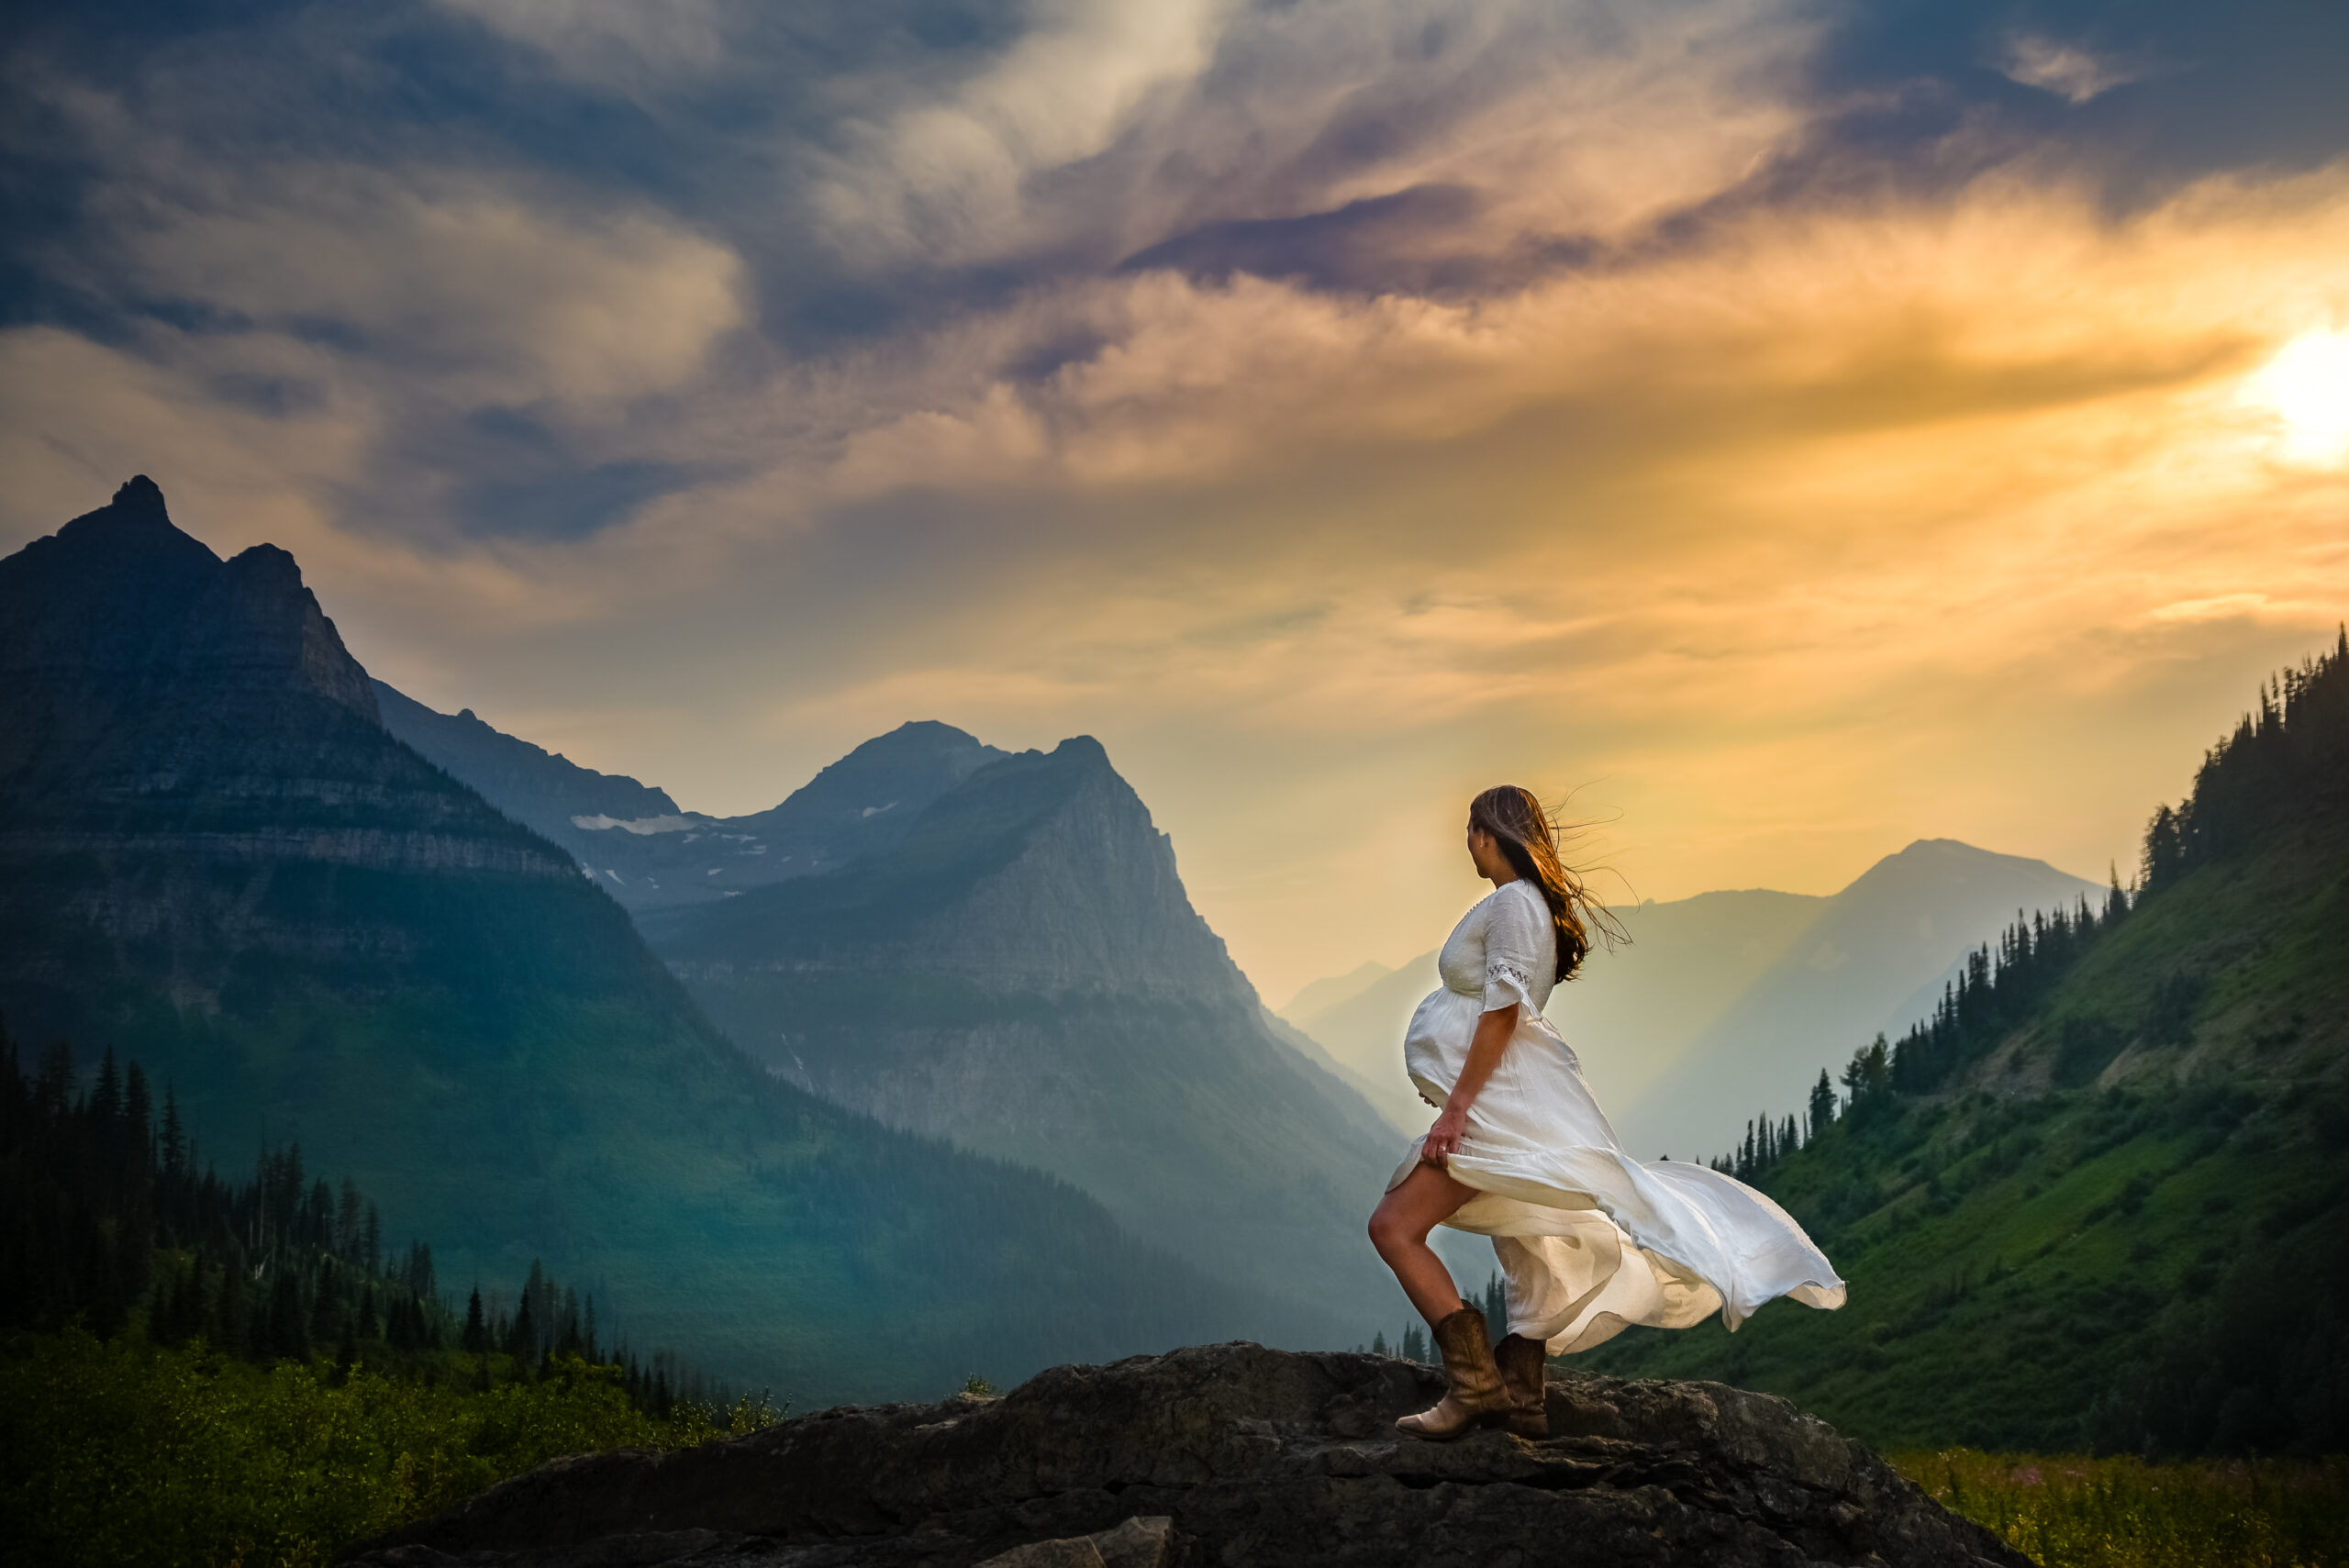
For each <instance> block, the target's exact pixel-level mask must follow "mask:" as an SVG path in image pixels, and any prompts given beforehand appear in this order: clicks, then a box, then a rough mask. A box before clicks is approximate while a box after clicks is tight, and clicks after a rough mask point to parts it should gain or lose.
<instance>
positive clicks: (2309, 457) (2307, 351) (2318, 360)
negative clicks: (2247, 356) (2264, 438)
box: [2244, 332, 2349, 463]
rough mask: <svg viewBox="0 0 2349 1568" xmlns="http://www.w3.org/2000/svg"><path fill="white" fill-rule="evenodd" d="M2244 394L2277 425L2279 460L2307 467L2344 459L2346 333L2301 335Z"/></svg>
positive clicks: (2347, 445)
mask: <svg viewBox="0 0 2349 1568" xmlns="http://www.w3.org/2000/svg"><path fill="white" fill-rule="evenodd" d="M2244 390H2245V391H2246V393H2247V394H2248V395H2249V396H2250V398H2251V400H2252V401H2254V402H2255V403H2258V404H2262V405H2264V406H2266V407H2269V408H2272V409H2274V410H2275V411H2276V413H2277V417H2280V418H2281V419H2282V420H2283V422H2284V455H2285V457H2287V458H2288V459H2290V460H2291V461H2293V462H2313V463H2335V462H2342V461H2343V460H2344V459H2349V332H2307V333H2303V334H2301V335H2300V336H2299V337H2298V338H2295V339H2292V340H2291V341H2290V342H2288V343H2287V344H2285V345H2284V347H2283V349H2282V350H2280V351H2279V352H2277V355H2276V357H2275V358H2274V359H2272V360H2270V361H2267V363H2266V366H2264V367H2263V368H2262V369H2261V370H2259V371H2258V372H2257V373H2255V374H2254V375H2253V376H2252V378H2251V380H2250V382H2249V383H2248V384H2246V386H2245V389H2244Z"/></svg>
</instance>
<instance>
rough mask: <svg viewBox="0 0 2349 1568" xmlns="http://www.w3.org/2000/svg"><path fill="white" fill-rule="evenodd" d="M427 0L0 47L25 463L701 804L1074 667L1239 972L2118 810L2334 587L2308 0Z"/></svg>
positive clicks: (1048, 703) (2035, 837)
mask: <svg viewBox="0 0 2349 1568" xmlns="http://www.w3.org/2000/svg"><path fill="white" fill-rule="evenodd" d="M2114 25H2115V24H2114V21H2113V18H2112V17H2111V16H2110V14H2108V13H2106V12H2102V11H2095V12H2091V11H2089V10H2087V9H2086V8H2067V7H2061V6H2036V7H2026V8H2025V9H2024V10H2023V11H2020V12H2010V13H2001V14H2000V15H1999V17H1997V18H1996V19H1995V25H1991V24H1990V23H1986V22H1985V20H1984V19H1983V17H1982V14H1981V13H1980V12H1979V10H1978V8H1976V7H1967V6H1956V5H1954V4H1951V5H1946V6H1942V5H1935V6H1923V7H1911V8H1906V9H1904V10H1903V11H1902V12H1901V13H1900V16H1899V17H1898V18H1897V19H1896V18H1893V17H1891V15H1890V13H1889V12H1882V11H1877V10H1872V9H1871V10H1863V11H1860V12H1854V13H1852V14H1850V15H1847V16H1840V17H1839V16H1837V15H1836V14H1833V13H1830V12H1822V11H1820V10H1819V9H1818V8H1816V7H1809V6H1801V7H1798V6H1791V5H1785V4H1776V3H1762V0H1688V3H1684V4H1674V5H1667V6H1611V5H1605V4H1597V3H1576V4H1566V5H1540V6H1536V5H1523V6H1510V5H1488V4H1481V5H1475V6H1468V5H1443V4H1431V3H1430V4H1406V3H1403V0H1355V3H1350V4H1337V3H1323V0H1307V3H1305V4H1290V5H1281V6H1243V5H1239V4H1224V3H1220V0H1197V3H1192V0H1185V3H1183V4H1177V5H1170V6H1157V7H1135V6H1118V5H1108V4H1100V3H1095V0H1039V3H1037V4H1032V5H987V4H968V5H959V6H946V5H913V4H896V3H877V4H876V5H874V6H870V7H863V8H857V9H854V10H848V9H838V10H824V9H818V8H776V7H769V6H754V5H750V4H747V3H737V0H664V3H662V4H659V5H648V6H623V5H612V4H605V3H603V0H436V3H433V4H410V3H405V0H393V3H389V4H386V5H385V6H380V7H374V8H371V9H369V10H367V11H366V12H364V13H363V14H362V13H337V12H334V11H331V10H328V9H320V8H300V7H295V8H291V9H286V10H283V11H268V12H258V13H255V14H253V15H252V16H251V17H250V18H249V19H246V20H242V21H239V22H235V23H223V24H219V25H217V26H214V25H210V24H204V23H198V22H184V21H179V20H174V19H172V18H171V17H167V16H165V15H164V14H162V13H149V12H147V11H145V10H143V9H130V10H106V9H100V10H95V11H90V12H87V13H75V14H67V13H62V12H61V13H59V14H58V15H57V16H55V17H50V18H48V19H46V20H44V21H43V23H42V24H41V25H40V26H38V27H34V28H28V29H27V30H26V31H25V32H24V34H23V35H22V37H21V39H20V40H19V41H18V42H17V44H16V45H15V46H13V47H12V50H11V52H10V55H9V57H8V59H7V61H6V65H5V68H0V87H6V89H8V94H7V103H8V105H9V107H8V108H7V109H6V113H5V117H0V137H5V139H6V145H7V149H8V151H9V154H10V157H11V161H12V167H13V168H15V169H17V170H18V171H20V172H19V173H18V174H17V177H16V178H15V179H14V180H13V181H12V183H10V184H9V185H8V186H7V187H6V192H5V194H6V200H7V202H8V204H9V207H8V212H9V216H10V218H11V221H10V224H9V227H8V229H7V233H8V235H9V238H8V239H7V240H6V242H5V245H0V266H4V267H5V270H0V285H4V286H0V303H4V304H5V305H6V311H7V314H6V317H5V318H0V463H5V464H6V469H7V472H8V473H9V474H10V476H11V484H10V485H9V486H8V487H7V489H6V493H5V494H0V532H5V533H6V539H5V540H0V543H5V544H7V545H10V546H13V544H14V543H16V542H17V541H20V540H21V539H26V538H29V537H31V536H33V535H35V534H37V533H40V532H45V531H48V530H49V529H50V528H54V527H55V525H56V524H57V523H58V522H59V521H61V520H62V519H63V518H64V517H69V516H72V514H73V513H75V512H78V511H81V510H83V509H86V508H87V507H88V506H92V505H95V503H96V502H97V501H98V500H101V499H103V497H104V495H106V493H107V492H109V491H110V490H111V488H112V487H113V485H114V484H117V483H118V482H119V481H120V479H121V478H122V477H123V476H125V475H126V474H128V473H132V472H146V473H152V474H153V475H154V476H155V477H156V478H157V479H158V480H159V481H161V483H162V484H163V485H164V486H165V488H166V490H167V492H168V493H169V495H170V496H171V498H172V501H173V507H174V510H175V513H176V514H177V515H179V516H180V517H182V518H183V520H184V522H185V523H186V525H187V526H189V527H191V528H194V529H195V531H197V532H198V533H199V534H200V535H202V536H203V537H206V539H209V540H210V541H211V542H212V543H214V544H215V545H216V547H218V548H223V549H232V548H236V547H238V546H240V545H242V544H245V543H250V542H254V541H256V540H258V539H262V538H269V539H274V540H276V541H277V542H280V543H283V544H285V545H286V546H288V547H289V548H292V549H294V550H295V551H296V553H297V554H298V555H299V556H300V558H301V559H302V561H303V562H304V565H305V568H306V571H307V572H308V573H309V575H310V577H311V580H312V581H313V582H314V583H315V584H317V586H318V587H319V589H320V592H321V594H322V595H323V596H324V597H325V599H326V600H327V602H328V606H329V608H330V610H331V612H332V613H333V614H334V615H335V616H336V617H337V620H338V623H339V625H340V626H341V628H342V629H343V631H344V633H345V635H346V637H347V639H349V640H350V641H351V644H352V646H353V648H354V650H355V651H357V652H358V653H359V654H360V656H361V657H362V660H364V661H365V662H367V663H368V664H369V665H370V667H371V668H373V669H374V670H376V671H377V672H378V673H382V674H384V675H385V676H386V677H387V678H389V679H391V680H393V681H394V682H395V684H402V685H403V686H405V687H406V688H407V689H410V690H411V691H412V692H413V693H414V694H415V695H417V696H419V697H422V698H424V699H426V700H428V701H432V702H435V703H437V704H439V705H440V706H444V707H452V708H453V707H455V706H473V707H475V708H476V709H478V710H480V711H482V712H483V713H484V714H485V715H487V716H489V717H491V718H492V719H493V720H494V721H495V722H497V723H499V724H501V725H503V726H504V727H506V728H512V729H515V730H517V731H518V732H520V733H523V734H525V735H527V736H529V737H530V738H531V739H533V740H538V741H540V742H541V743H543V744H547V745H550V746H553V747H557V748H560V749H562V750H564V751H567V752H569V753H570V754H571V755H573V756H574V757H580V758H584V759H585V760H588V761H590V762H593V763H594V764H595V765H596V766H599V767H603V768H606V769H610V770H615V771H620V772H628V773H635V774H637V775H639V776H640V777H642V778H644V779H646V780H648V781H649V782H652V783H657V784H662V786H664V787H666V788H668V789H669V790H671V792H672V793H673V794H674V795H677V797H678V798H679V799H680V801H681V802H683V803H684V804H685V805H686V806H690V807H693V808H696V809H705V810H739V809H745V808H750V807H754V806H764V805H769V804H772V803H773V802H774V800H775V799H777V798H779V797H780V796H781V795H783V794H784V793H785V792H786V791H787V790H788V789H789V788H791V787H792V786H794V785H796V784H797V783H799V782H801V781H802V780H803V779H804V778H805V777H806V776H807V774H808V773H811V772H812V771H813V770H814V768H815V767H817V766H818V765H820V764H821V763H822V762H825V761H828V760H829V758H830V757H831V756H833V755H836V754H838V752H840V751H843V750H845V749H846V748H847V747H848V746H850V745H852V744H853V743H854V742H855V741H857V740H861V739H863V738H864V737H865V736H867V735H870V734H873V733H875V732H877V731H879V730H881V729H884V728H888V727H890V726H893V725H895V724H896V723H897V722H899V721H901V720H903V719H906V718H909V717H939V718H943V719H947V720H949V721H952V722H954V723H958V724H962V725H963V726H965V727H966V728H973V729H974V730H976V731H978V732H979V733H981V734H982V735H984V736H985V738H986V739H988V740H993V741H995V742H996V743H997V744H1001V745H1013V746H1019V745H1031V744H1034V745H1049V744H1051V743H1052V742H1053V741H1054V740H1058V739H1059V738H1061V737H1062V736H1063V735H1066V734H1069V733H1074V732H1077V731H1080V730H1089V731H1092V732H1094V733H1097V734H1099V735H1100V736H1101V737H1102V738H1103V739H1104V740H1105V741H1107V742H1108V745H1109V747H1110V750H1111V752H1112V755H1113V757H1114V758H1115V759H1116V760H1117V761H1118V762H1119V764H1120V766H1121V767H1123V768H1125V769H1126V770H1127V772H1128V773H1129V774H1130V776H1132V777H1133V778H1134V779H1135V780H1136V782H1137V784H1139V785H1140V787H1141V789H1142V791H1143V793H1144V795H1146V797H1147V798H1149V799H1150V801H1151V802H1152V806H1153V807H1154V808H1155V809H1156V810H1157V811H1158V813H1159V816H1160V818H1161V821H1162V824H1163V825H1164V826H1167V827H1168V828H1170V829H1171V830H1172V831H1173V832H1174V834H1175V842H1176V844H1177V847H1178V849H1179V851H1181V853H1182V855H1183V861H1184V867H1185V872H1186V877H1187V878H1188V879H1189V881H1190V883H1191V885H1192V887H1193V889H1194V892H1195V894H1196V895H1197V896H1198V897H1199V899H1200V902H1201V904H1202V906H1203V907H1204V909H1205V911H1206V912H1207V914H1208V917H1210V919H1211V920H1213V921H1214V922H1215V924H1216V925H1217V927H1218V929H1219V930H1221V931H1223V932H1224V933H1225V934H1226V935H1227V936H1229V937H1230V939H1231V940H1232V942H1233V945H1234V949H1235V951H1236V952H1237V953H1238V955H1239V956H1240V957H1241V961H1242V962H1243V963H1245V964H1246V965H1247V966H1248V967H1249V968H1250V970H1251V972H1252V973H1254V974H1255V975H1256V976H1257V977H1258V978H1259V980H1260V981H1262V982H1263V983H1264V985H1265V987H1266V989H1267V990H1268V991H1270V992H1273V993H1275V994H1278V993H1284V992H1286V991H1287V990H1290V989H1293V988H1294V986H1295V985H1296V984H1297V983H1300V982H1302V981H1303V980H1306V979H1308V978H1311V977H1312V976H1313V975H1315V974H1317V973H1325V972H1332V971H1336V970H1341V969H1345V968H1350V967H1352V966H1353V964H1354V963H1355V962H1359V961H1360V959H1361V958H1363V957H1364V956H1377V957H1381V958H1384V959H1386V960H1389V961H1394V960H1397V959H1400V958H1403V957H1405V956H1408V954H1409V953H1410V952H1412V951H1417V950H1418V948H1419V946H1421V945H1424V944H1425V943H1426V942H1428V941H1430V940H1433V939H1434V938H1435V937H1438V936H1440V935H1441V934H1442V930H1443V929H1445V927H1446V926H1447V925H1448V922H1449V921H1450V919H1451V917H1452V916H1453V913H1454V912H1455V908H1456V906H1457V904H1458V903H1459V901H1460V900H1461V899H1462V898H1464V897H1465V896H1467V895H1469V894H1470V892H1471V891H1472V888H1471V886H1470V884H1468V883H1467V882H1466V880H1465V879H1464V867H1463V866H1462V865H1461V864H1460V863H1457V862H1460V855H1459V852H1458V850H1457V847H1456V845H1455V843H1454V842H1453V840H1454V838H1455V836H1456V828H1457V817H1458V815H1459V806H1460V802H1461V801H1462V799H1464V795H1465V793H1466V792H1468V791H1470V790H1472V789H1474V788H1475V787H1478V786H1481V785H1482V784H1487V783H1490V782H1492V781H1493V779H1495V778H1496V777H1500V776H1508V777H1514V778H1518V779H1520V780H1522V781H1523V782H1526V783H1530V784H1535V785H1537V786H1539V787H1541V788H1542V789H1543V790H1545V791H1546V792H1549V793H1551V794H1553V795H1555V794H1559V793H1562V792H1564V791H1566V790H1568V789H1574V788H1578V789H1579V791H1580V793H1579V795H1578V801H1579V804H1580V806H1581V807H1582V808H1583V809H1586V811H1588V812H1589V813H1591V814H1592V815H1594V816H1597V817H1600V818H1602V819H1604V823H1605V826H1604V828H1603V829H1602V831H1601V832H1600V834H1599V835H1598V838H1597V839H1596V840H1594V845H1595V846H1596V847H1597V849H1598V851H1602V852H1604V853H1605V854H1606V855H1608V856H1609V858H1610V860H1611V861H1612V862H1613V863H1614V864H1615V865H1616V866H1617V867H1618V868H1619V869H1620V872H1621V873H1622V874H1623V876H1624V877H1625V878H1626V884H1625V885H1628V887H1629V888H1631V890H1633V891H1636V892H1637V893H1639V894H1642V895H1653V896H1666V897H1669V896H1676V895H1685V894H1688V893H1693V892H1696V891H1698V890H1700V889H1703V888H1706V887H1713V886H1726V885H1751V884H1775V885H1779V886H1787V887H1796V888H1801V889H1806V890H1820V889H1825V888H1829V887H1832V886H1835V885H1838V884H1840V883H1842V881H1844V880H1846V879H1848V878H1849V877H1850V876H1851V875H1853V874H1854V873H1857V872H1858V871H1859V870H1861V869H1863V868H1864V867H1865V865H1866V864H1867V863H1868V862H1869V861H1871V860H1872V859H1874V858H1875V857H1876V856H1877V855H1880V854H1882V853H1885V852H1887V851H1892V850H1896V849H1898V848H1899V847H1900V846H1901V844H1903V843H1905V842H1906V841H1907V840H1909V839H1912V838H1916V837H1921V836H1929V835H1943V834H1945V835H1950V836H1955V837H1961V838H1966V839H1969V840H1974V841H1976V842H1978V843H1982V844H1984V845H1986V846H1987V847H1989V848H1992V849H1997V850H2001V851H2010V852H2021V853H2030V854H2037V855H2043V856H2046V857H2048V858H2051V859H2053V860H2054V861H2056V862H2057V863H2059V864H2062V865H2064V866H2065V867H2066V868H2067V869H2070V870H2074V871H2079V872H2084V873H2098V872H2100V871H2101V869H2102V866H2103V863H2104V862H2105V861H2106V860H2107V859H2108V858H2114V859H2120V860H2121V861H2122V862H2123V869H2124V871H2125V870H2126V861H2127V858H2128V856H2129V854H2130V853H2131V848H2132V838H2133V834H2134V831H2135V828H2136V827H2137V825H2138V824H2139V823H2140V822H2141V821H2142V819H2143V815H2144V814H2145V812H2147V811H2148V810H2150V808H2151V806H2153V804H2154V800H2155V798H2156V797H2157V796H2159V795H2163V794H2169V795H2175V794H2176V793H2177V791H2178V790H2179V789H2180V788H2181V787H2182V786H2183V784H2184V783H2185V781H2186V779H2187V777H2188V773H2190V769H2191V766H2192V764H2193V762H2195V760H2196V759H2197V758H2198V757H2199V749H2200V748H2201V746H2202V745H2204V744H2206V743H2207V742H2208V740H2209V739H2210V736H2211V735H2212V734H2213V733H2215V732H2216V730H2217V729H2218V728H2220V727H2221V726H2222V725H2223V724H2225V723H2227V722H2228V721H2230V720H2231V718H2232V714H2233V712H2234V711H2235V709H2236V708H2237V707H2238V706H2240V705H2241V703H2242V701H2243V697H2244V695H2245V694H2246V693H2247V692H2248V691H2249V689H2250V686H2251V684H2252V683H2253V682H2254V681H2255V680H2256V679H2257V678H2258V676H2259V675H2260V674H2261V673H2264V671H2265V670H2266V669H2267V668H2268V667H2269V666H2270V665H2272V664H2273V663H2275V662H2280V661H2282V660H2285V659H2288V658H2294V657H2297V656H2298V655H2299V653H2300V652H2301V651H2305V650H2306V649H2307V648H2308V647H2310V645H2312V644H2313V643H2314V642H2315V641H2316V640H2317V639H2319V638H2320V637H2322V636H2324V635H2326V634H2327V633H2328V631H2329V628H2331V626H2332V624H2333V622H2334V621H2335V620H2336V619H2337V618H2338V617H2341V616H2342V615H2343V613H2344V611H2349V600H2344V592H2343V584H2345V583H2349V520H2345V519H2349V412H2344V410H2349V363H2345V362H2344V361H2349V352H2344V350H2343V349H2342V347H2341V345H2343V343H2345V342H2349V336H2345V335H2344V333H2349V282H2344V280H2343V273H2342V272H2341V269H2340V267H2339V263H2338V258H2339V257H2340V256H2342V255H2343V254H2349V118H2344V115H2343V110H2342V106H2341V101H2340V98H2339V95H2338V94H2337V93H2336V92H2332V91H2331V90H2330V89H2329V88H2328V87H2327V84H2326V83H2327V73H2326V72H2322V71H2321V70H2318V69H2316V68H2314V67H2312V66H2311V65H2310V61H2311V60H2321V59H2322V58H2323V57H2324V56H2325V54H2326V53H2327V51H2328V50H2333V53H2332V58H2333V59H2336V60H2337V59H2338V58H2340V57H2341V56H2340V52H2339V47H2337V46H2340V47H2349V37H2337V36H2336V35H2338V34H2341V33H2342V32H2343V28H2342V26H2341V25H2340V24H2338V23H2336V22H2335V21H2334V20H2333V19H2332V12H2330V11H2328V10H2326V9H2325V8H2322V7H2308V6H2278V7H2276V8H2274V10H2273V13H2272V15H2271V14H2268V13H2265V12H2263V13H2262V14H2261V15H2260V17H2256V18H2250V17H2244V18H2234V17H2232V16H2231V17H2230V18H2228V19H2227V20H2226V21H2225V24H2224V25H2223V26H2222V25H2221V23H2220V22H2219V21H2216V20H2214V19H2213V18H2212V17H2210V16H2208V15H2206V14H2205V13H2203V12H2202V11H2200V10H2199V9H2195V8H2189V7H2184V6H2178V7H2169V8H2155V9H2154V10H2150V11H2148V12H2146V13H2145V14H2144V15H2143V16H2142V17H2138V18H2136V20H2135V21H2134V22H2133V23H2132V26H2133V27H2134V28H2135V30H2134V31H2132V32H2129V33H2126V34H2121V33H2115V32H2114V31H2113V30H2112V28H2113V27H2114Z"/></svg>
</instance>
